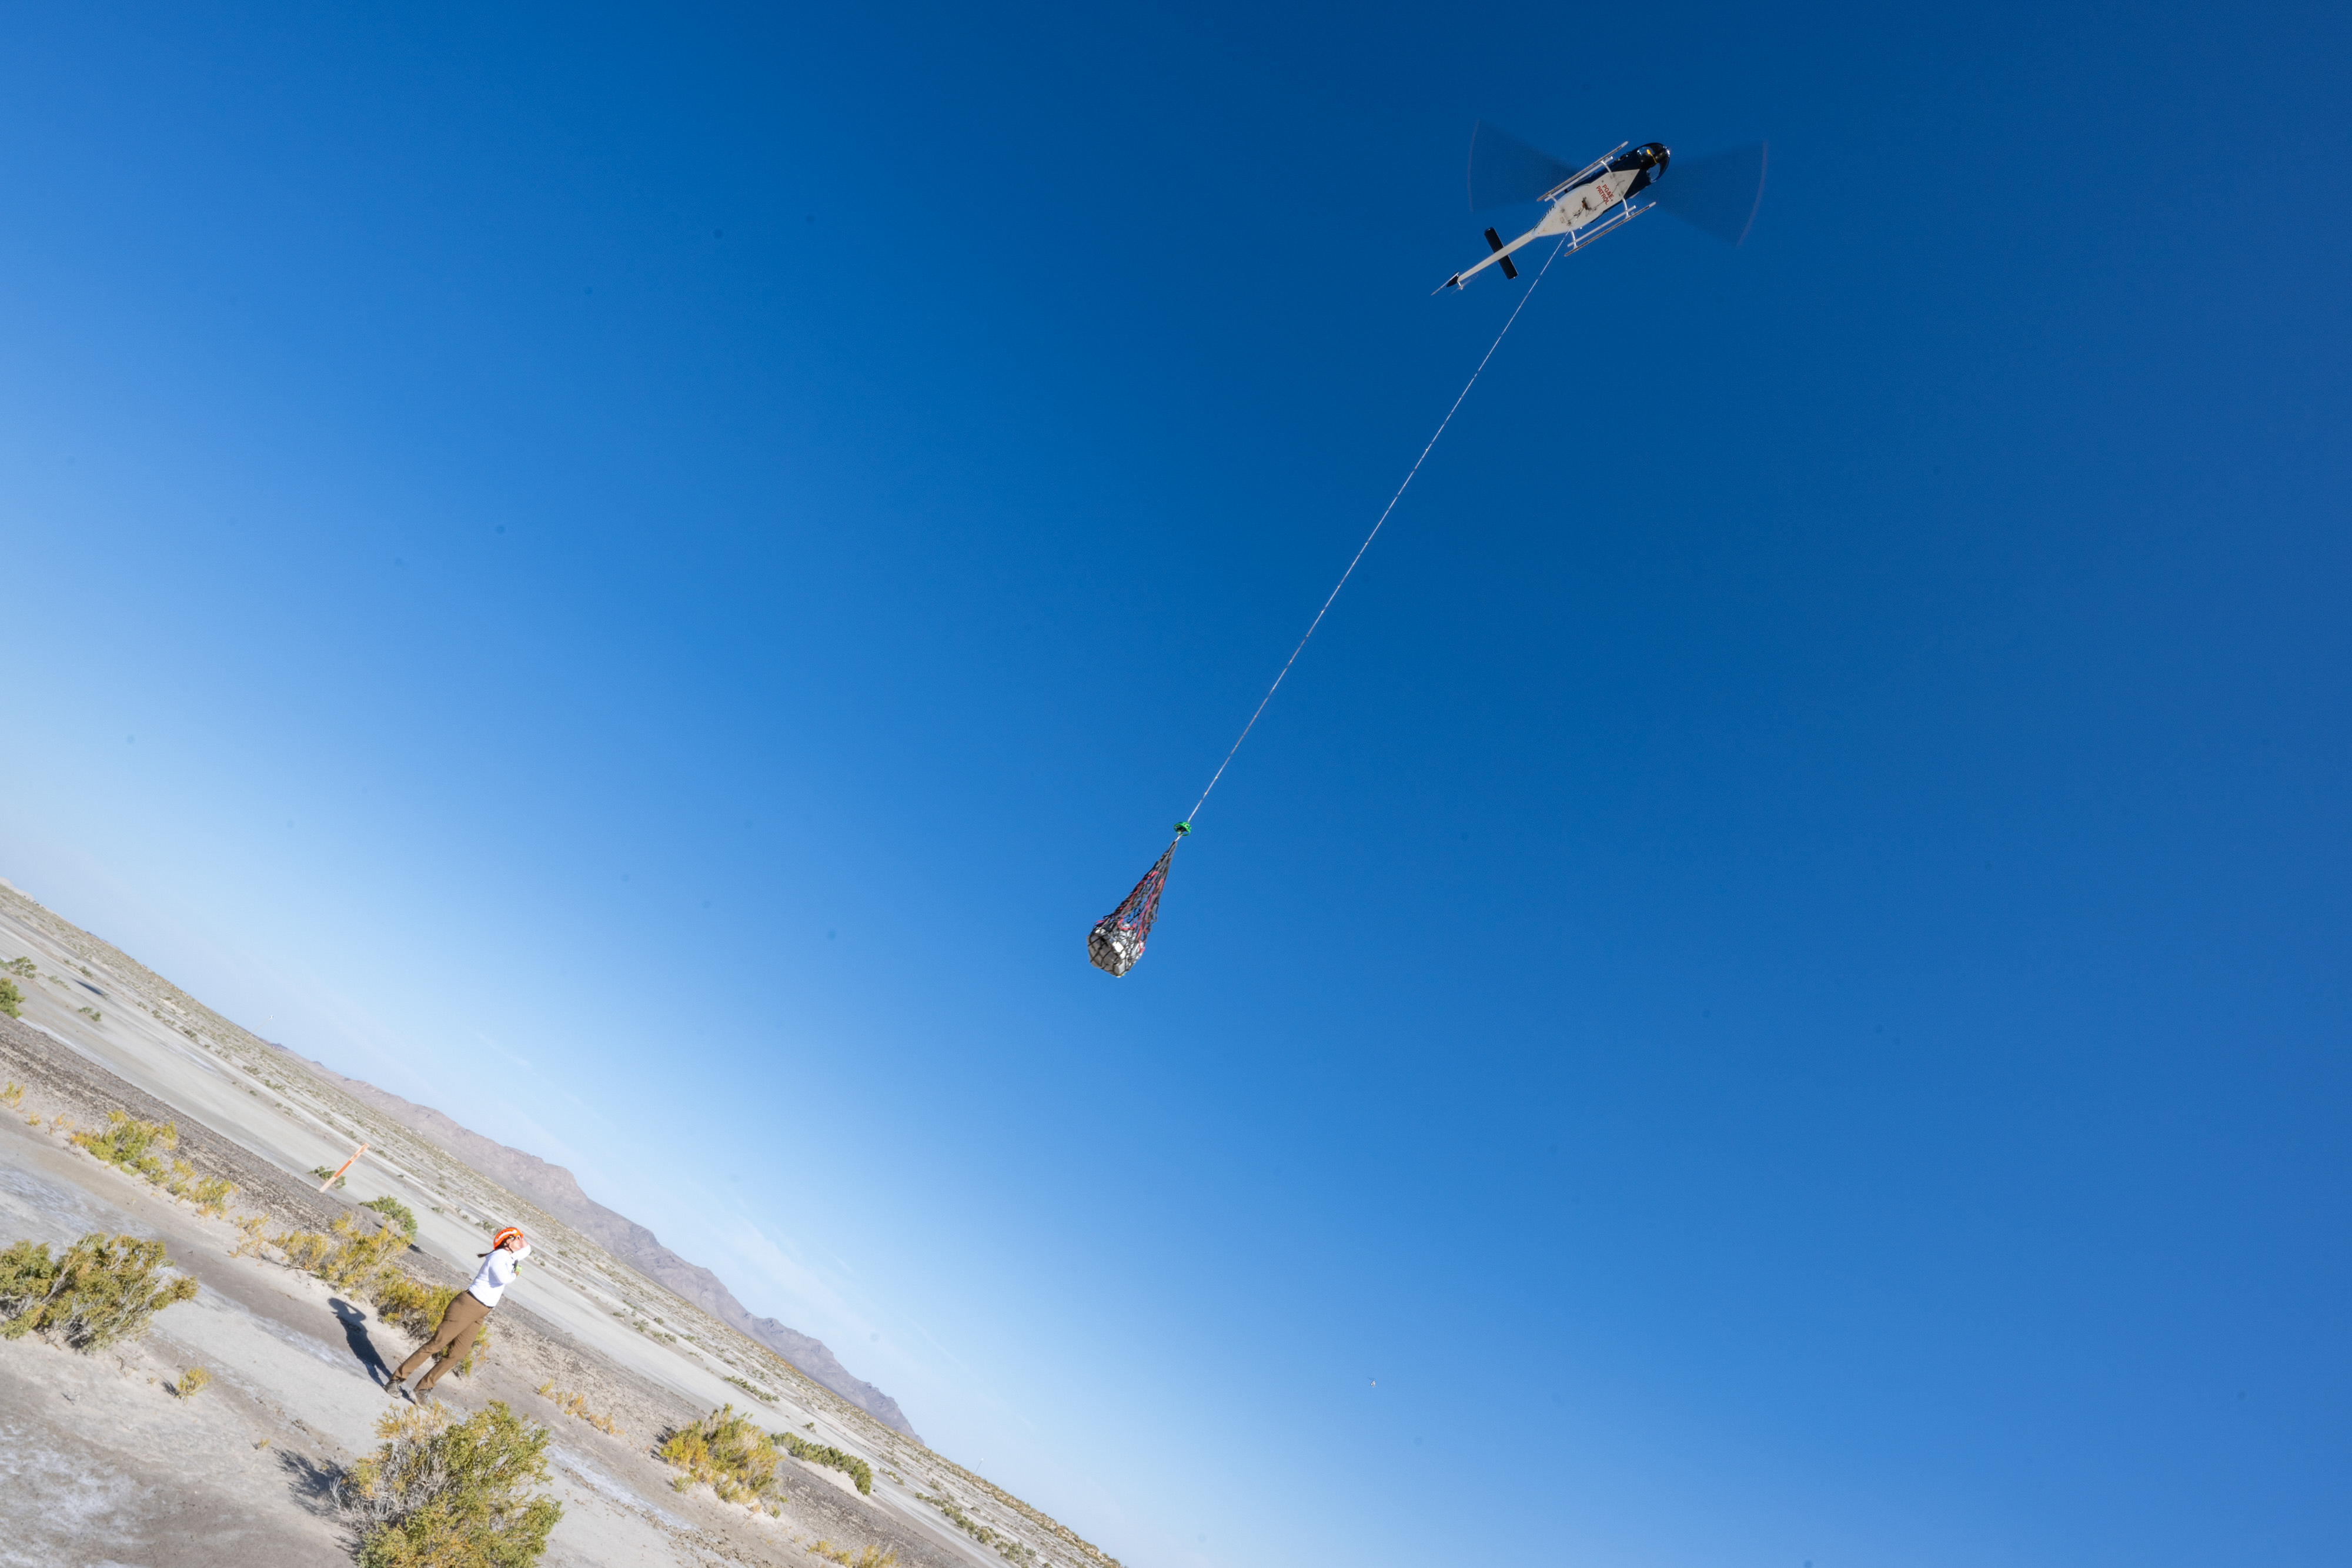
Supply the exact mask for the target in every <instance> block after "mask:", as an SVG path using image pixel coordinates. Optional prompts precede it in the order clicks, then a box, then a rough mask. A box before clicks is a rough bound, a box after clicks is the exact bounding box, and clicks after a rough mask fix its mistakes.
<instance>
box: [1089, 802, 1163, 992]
mask: <svg viewBox="0 0 2352 1568" xmlns="http://www.w3.org/2000/svg"><path fill="white" fill-rule="evenodd" d="M1183 837H1184V835H1183V832H1182V831H1181V830H1180V831H1178V833H1177V835H1176V837H1175V838H1174V839H1172V840H1171V841H1169V845H1168V847H1167V849H1165V850H1164V851H1162V852H1160V863H1159V864H1157V865H1155V866H1153V867H1152V868H1151V869H1150V871H1148V872H1145V873H1143V880H1142V881H1141V882H1139V883H1136V884H1135V891H1134V892H1133V893H1130V894H1128V895H1127V898H1126V900H1125V901H1124V902H1122V903H1121V904H1119V906H1118V908H1117V909H1114V910H1112V911H1111V912H1110V913H1109V914H1108V915H1104V916H1103V917H1102V918H1101V919H1100V920H1097V921H1096V922H1095V928H1094V929H1093V930H1092V931H1089V932H1088V933H1087V958H1089V959H1090V960H1092V961H1093V963H1094V967H1096V968H1097V969H1100V970H1101V971H1102V972H1103V973H1104V974H1106V975H1112V976H1118V975H1124V974H1126V973H1127V972H1128V971H1129V969H1132V968H1134V967H1135V961H1136V960H1137V959H1138V958H1140V957H1142V956H1143V939H1144V938H1145V937H1147V936H1150V935H1151V923H1152V922H1153V921H1154V920H1157V919H1158V918H1159V917H1160V890H1161V889H1162V888H1164V887H1166V886H1167V885H1168V861H1169V858H1170V857H1171V856H1172V855H1173V854H1175V852H1176V846H1177V844H1178V843H1181V842H1182V841H1183Z"/></svg>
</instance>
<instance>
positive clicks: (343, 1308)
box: [327, 1299, 392, 1388]
mask: <svg viewBox="0 0 2352 1568" xmlns="http://www.w3.org/2000/svg"><path fill="white" fill-rule="evenodd" d="M327 1304H328V1305H329V1306H331V1307H332V1308H334V1309H335V1316H336V1317H338V1318H340V1319H341V1320H342V1324H343V1340H344V1343H348V1344H349V1345H350V1346H351V1347H352V1354H353V1355H355V1356H358V1357H359V1358H360V1364H361V1365H362V1366H364V1367H366V1368H367V1369H368V1375H369V1376H370V1377H373V1378H374V1379H375V1385H376V1386H377V1387H378V1388H381V1387H383V1385H386V1384H388V1383H390V1382H391V1381H392V1368H391V1367H390V1366H388V1365H386V1364H384V1359H383V1356H381V1355H378V1354H376V1349H375V1342H374V1341H373V1340H372V1339H370V1338H368V1332H367V1314H366V1313H365V1312H362V1311H360V1310H359V1308H357V1307H355V1306H353V1305H352V1304H351V1302H349V1301H342V1300H340V1299H338V1300H336V1301H329V1302H328V1303H327Z"/></svg>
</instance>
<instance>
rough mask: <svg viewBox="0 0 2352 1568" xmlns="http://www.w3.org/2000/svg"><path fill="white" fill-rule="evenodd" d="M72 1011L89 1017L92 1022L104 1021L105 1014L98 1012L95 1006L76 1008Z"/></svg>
mask: <svg viewBox="0 0 2352 1568" xmlns="http://www.w3.org/2000/svg"><path fill="white" fill-rule="evenodd" d="M74 1011H76V1012H78V1013H79V1014H81V1016H82V1017H84V1018H86V1019H89V1021H90V1022H92V1023H104V1022H105V1021H106V1015H105V1014H104V1013H102V1012H100V1011H99V1010H98V1009H96V1008H76V1009H74Z"/></svg>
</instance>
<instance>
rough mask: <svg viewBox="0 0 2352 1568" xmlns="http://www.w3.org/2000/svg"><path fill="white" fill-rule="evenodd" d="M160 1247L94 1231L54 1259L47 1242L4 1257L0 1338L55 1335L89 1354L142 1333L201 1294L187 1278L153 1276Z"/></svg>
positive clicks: (23, 1244) (25, 1244) (0, 1256)
mask: <svg viewBox="0 0 2352 1568" xmlns="http://www.w3.org/2000/svg"><path fill="white" fill-rule="evenodd" d="M164 1261H165V1260H164V1257H163V1243H162V1242H161V1241H142V1240H140V1239H138V1238H137V1237H135V1236H109V1235H106V1234H105V1233H104V1232H102V1231H92V1232H91V1233H90V1234H89V1235H88V1236H85V1237H83V1238H82V1239H80V1240H79V1241H77V1242H75V1243H74V1244H73V1245H72V1246H71V1247H68V1249H66V1250H65V1253H64V1254H63V1256H61V1257H58V1258H54V1259H53V1258H51V1257H50V1256H49V1249H48V1246H47V1243H46V1242H36V1241H19V1242H17V1243H16V1245H15V1246H14V1247H11V1248H9V1249H7V1250H6V1251H5V1252H0V1337H5V1338H8V1339H17V1338H20V1337H22V1336H23V1335H26V1334H28V1333H35V1332H39V1333H53V1334H55V1335H57V1336H58V1338H59V1339H62V1340H64V1341H65V1343H67V1344H68V1345H71V1346H72V1347H73V1348H74V1349H76V1350H80V1351H92V1350H97V1349H99V1348H100V1346H102V1345H108V1344H111V1343H114V1342H115V1341H116V1340H119V1339H123V1338H126V1337H127V1338H133V1339H135V1338H137V1337H138V1336H139V1335H140V1334H141V1333H144V1332H145V1330H146V1327H147V1320H148V1319H150V1318H152V1317H153V1316H154V1315H155V1314H156V1313H157V1312H162V1311H163V1309H164V1308H165V1307H168V1306H172V1305H174V1304H176V1303H178V1302H181V1301H187V1300H189V1299H190V1298H192V1297H193V1296H194V1295H195V1293H196V1282H195V1281H194V1280H192V1279H190V1278H188V1277H187V1276H186V1275H184V1274H181V1275H174V1276H166V1277H164V1278H162V1279H158V1278H157V1277H156V1272H155V1271H156V1270H158V1269H160V1268H162V1267H163V1263H164Z"/></svg>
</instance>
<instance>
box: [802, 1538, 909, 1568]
mask: <svg viewBox="0 0 2352 1568" xmlns="http://www.w3.org/2000/svg"><path fill="white" fill-rule="evenodd" d="M810 1550H811V1551H813V1552H815V1553H816V1554H817V1555H818V1556H819V1557H825V1558H830V1559H832V1560H833V1561H834V1562H835V1563H840V1564H841V1568H893V1565H894V1564H896V1563H898V1552H895V1551H892V1552H885V1551H883V1550H882V1549H881V1548H880V1547H878V1546H875V1545H872V1544H870V1543H869V1544H867V1545H866V1547H864V1548H863V1549H861V1550H859V1551H856V1552H852V1551H850V1550H849V1548H848V1547H846V1546H835V1544H834V1543H833V1542H830V1541H820V1542H817V1543H816V1544H815V1545H814V1546H813V1547H811V1548H810Z"/></svg>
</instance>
